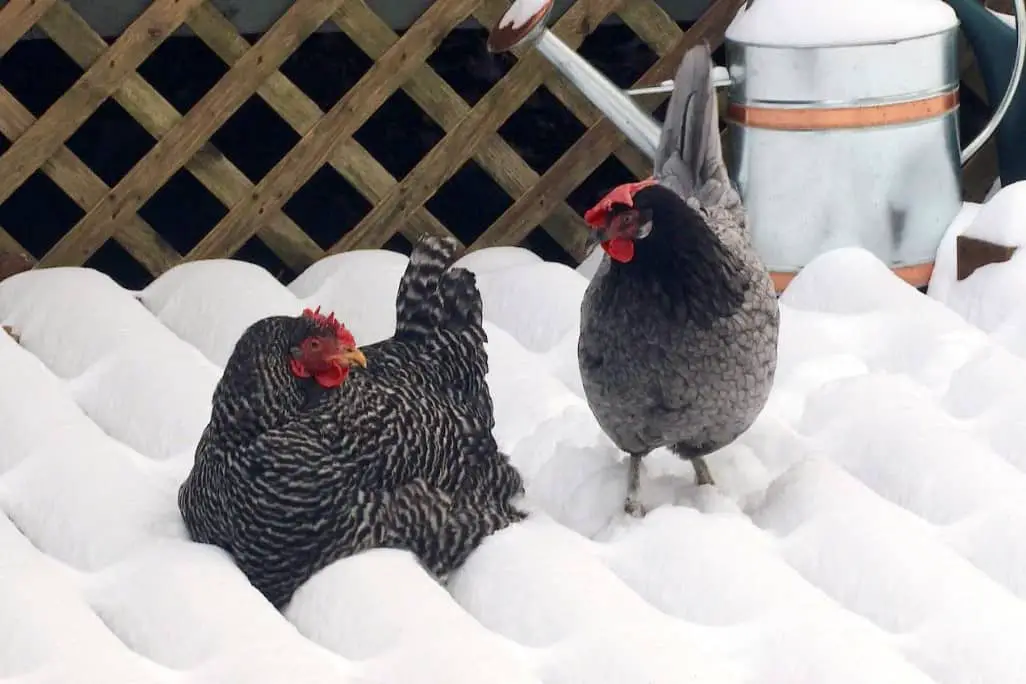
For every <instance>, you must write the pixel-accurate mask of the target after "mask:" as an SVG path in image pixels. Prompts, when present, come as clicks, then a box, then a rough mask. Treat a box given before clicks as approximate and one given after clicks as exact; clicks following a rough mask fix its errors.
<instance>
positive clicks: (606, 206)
mask: <svg viewBox="0 0 1026 684" xmlns="http://www.w3.org/2000/svg"><path fill="white" fill-rule="evenodd" d="M657 184H658V181H657V180H656V179H654V178H646V179H645V180H641V181H638V182H637V183H624V184H623V185H617V186H616V187H615V188H613V189H612V190H610V191H609V192H608V193H606V196H605V197H603V198H602V199H600V200H599V201H598V203H597V204H596V205H595V206H593V207H592V208H591V209H589V210H588V211H586V212H584V220H585V221H586V222H587V223H588V225H589V226H591V227H592V228H599V227H601V226H602V225H604V224H605V221H606V215H607V214H608V213H609V210H610V209H612V208H613V205H614V204H623V205H625V206H628V207H633V206H634V193H636V192H637V191H638V190H641V189H642V188H647V187H648V186H650V185H657Z"/></svg>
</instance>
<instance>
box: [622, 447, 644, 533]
mask: <svg viewBox="0 0 1026 684" xmlns="http://www.w3.org/2000/svg"><path fill="white" fill-rule="evenodd" d="M643 458H645V454H631V455H630V460H629V461H628V463H627V498H626V499H624V502H623V510H624V511H625V512H626V513H627V515H630V516H633V517H635V518H644V517H645V507H644V506H642V505H641V492H640V489H641V459H643Z"/></svg>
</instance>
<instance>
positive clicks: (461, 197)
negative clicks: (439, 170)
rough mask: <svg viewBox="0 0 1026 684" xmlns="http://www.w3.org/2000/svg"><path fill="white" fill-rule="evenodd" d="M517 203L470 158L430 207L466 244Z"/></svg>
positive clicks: (446, 184) (431, 201)
mask: <svg viewBox="0 0 1026 684" xmlns="http://www.w3.org/2000/svg"><path fill="white" fill-rule="evenodd" d="M511 204H513V200H511V199H510V197H509V195H507V194H506V192H505V191H504V190H503V189H502V188H500V187H499V186H498V185H496V183H495V181H493V180H492V179H491V177H490V176H489V175H488V174H487V173H485V171H484V170H483V169H482V168H481V167H480V166H478V165H477V162H475V161H474V160H473V159H470V160H468V161H467V162H466V163H465V164H463V166H461V167H460V169H459V171H457V172H456V173H455V174H453V176H452V178H450V179H449V180H448V181H446V183H445V184H444V185H443V186H442V187H441V188H439V189H438V192H436V193H435V194H434V196H433V197H432V198H431V199H430V200H428V202H427V204H426V206H427V209H428V211H430V212H431V213H432V214H434V216H435V218H437V219H438V220H439V221H441V222H442V224H443V225H444V226H446V227H447V228H448V229H449V230H450V231H452V233H453V235H455V236H456V237H458V238H459V239H460V240H461V241H462V242H463V244H465V245H469V244H470V243H471V242H473V241H474V240H475V239H476V238H477V237H478V236H480V235H481V233H483V232H484V231H485V229H487V228H488V226H490V225H492V223H493V222H494V221H495V219H497V218H499V216H501V215H502V213H503V212H504V211H506V209H508V208H509V207H510V205H511Z"/></svg>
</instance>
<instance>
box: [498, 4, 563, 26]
mask: <svg viewBox="0 0 1026 684" xmlns="http://www.w3.org/2000/svg"><path fill="white" fill-rule="evenodd" d="M551 4H552V0H514V2H513V4H512V5H510V8H509V9H508V10H506V13H505V14H503V15H502V19H500V20H499V28H500V29H502V28H506V27H507V26H512V27H513V28H515V29H519V28H520V27H521V26H524V25H526V24H527V22H529V21H530V20H531V17H533V16H535V15H536V14H538V13H539V12H543V11H545V10H546V8H547V7H549V6H550V5H551Z"/></svg>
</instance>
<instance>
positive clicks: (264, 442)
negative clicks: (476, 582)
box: [178, 238, 523, 607]
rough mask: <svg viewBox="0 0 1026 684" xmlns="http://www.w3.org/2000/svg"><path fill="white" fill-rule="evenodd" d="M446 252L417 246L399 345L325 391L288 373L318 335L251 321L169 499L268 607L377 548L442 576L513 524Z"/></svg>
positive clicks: (481, 365) (481, 342)
mask: <svg viewBox="0 0 1026 684" xmlns="http://www.w3.org/2000/svg"><path fill="white" fill-rule="evenodd" d="M457 247H458V244H456V243H455V242H454V241H449V240H442V239H439V238H428V239H425V240H423V241H421V242H420V243H418V245H417V246H416V247H415V249H414V254H413V255H412V257H411V259H410V264H409V266H408V267H407V270H406V272H405V274H404V276H403V279H402V282H401V284H400V288H399V295H398V298H397V304H396V308H397V319H398V325H397V333H396V335H395V336H394V337H392V338H390V339H388V340H384V341H382V342H379V343H377V344H374V345H370V346H367V347H364V348H363V351H364V353H365V354H366V356H367V360H368V365H367V368H366V369H360V368H356V369H353V370H352V371H351V373H350V375H349V377H348V378H347V379H346V380H345V382H344V383H343V384H342V386H341V387H340V388H338V389H336V390H324V389H322V388H320V387H319V386H317V385H315V384H314V383H312V382H311V381H310V380H308V379H300V378H296V377H294V376H293V375H292V374H291V373H290V372H289V370H288V364H287V354H288V349H289V348H290V346H292V345H294V344H296V343H297V342H298V341H299V340H301V339H303V338H304V337H306V336H308V335H310V334H311V333H313V332H318V330H317V329H316V324H314V323H311V322H310V321H309V319H304V318H301V317H288V316H277V317H271V318H266V319H263V320H261V321H257V322H256V323H254V324H253V325H252V326H250V328H249V329H247V331H246V332H245V333H244V334H243V335H242V337H241V338H240V339H239V341H238V343H237V344H236V347H235V350H234V351H233V353H232V356H231V357H230V358H229V360H228V363H227V364H226V367H225V372H224V375H223V377H222V378H221V381H220V382H219V383H218V385H217V388H216V389H215V392H214V398H213V410H212V413H211V419H210V423H209V424H208V426H207V428H206V430H205V432H204V434H203V437H202V439H201V440H200V443H199V445H198V447H197V450H196V459H195V463H194V466H193V469H192V471H191V472H190V474H189V476H188V478H186V480H185V482H184V483H183V484H182V486H181V488H180V491H179V497H178V503H179V509H180V510H181V513H182V516H183V519H184V521H185V524H186V527H187V529H188V530H189V533H190V535H191V536H192V538H193V539H194V540H196V541H198V542H202V543H208V544H214V545H217V546H219V547H221V548H223V549H224V550H225V551H227V552H228V553H229V554H230V555H231V556H232V558H233V559H234V560H235V562H236V563H237V564H238V566H239V568H240V569H241V570H242V571H243V572H244V573H245V574H246V576H247V577H248V578H249V579H250V581H251V582H252V583H253V585H254V586H255V587H256V588H257V589H259V590H260V591H261V592H262V593H263V594H264V595H265V596H266V597H267V598H268V600H270V601H271V602H272V603H273V604H274V605H275V606H277V607H282V606H284V605H285V604H286V603H288V601H289V600H290V598H291V596H292V594H293V593H294V592H295V590H296V589H297V588H298V587H299V586H300V585H301V584H302V583H303V582H305V581H306V580H307V579H308V578H309V577H310V576H311V575H312V574H314V573H315V572H317V571H318V570H320V569H321V568H323V567H325V566H326V565H328V564H330V563H332V562H334V561H336V560H338V559H340V558H344V557H346V556H349V555H352V554H354V553H359V552H361V551H364V550H367V549H371V548H375V547H393V548H400V549H406V550H409V551H411V552H412V553H413V554H414V555H416V556H417V558H418V559H419V560H420V561H421V562H422V563H423V565H424V566H425V568H426V569H427V570H428V571H429V572H431V573H432V574H434V575H435V576H436V577H438V578H440V579H444V578H445V577H446V576H447V575H448V574H449V573H450V572H452V571H453V570H454V569H456V568H458V567H459V566H460V565H461V564H462V563H463V562H464V561H465V560H466V558H467V557H468V556H469V554H470V553H471V552H472V551H473V550H474V549H475V548H476V547H477V545H478V544H480V543H481V541H483V540H484V539H485V538H486V537H487V536H488V535H490V534H492V533H493V532H495V531H497V530H500V529H502V528H504V527H506V526H508V525H509V524H511V523H513V522H516V521H518V520H521V519H522V518H523V514H522V513H521V512H520V511H519V510H518V509H517V508H516V507H515V505H514V503H513V501H514V499H515V498H516V497H518V496H519V495H520V494H522V492H523V482H522V479H521V476H520V474H519V473H518V472H517V470H516V469H515V468H514V467H513V466H512V465H511V464H510V462H509V459H508V458H507V457H506V456H505V455H504V454H502V453H501V452H499V450H498V447H497V445H496V443H495V440H494V438H493V437H492V427H493V424H494V418H493V410H492V401H491V396H490V395H489V393H488V386H487V384H486V382H485V375H486V373H487V371H488V360H487V356H486V354H485V343H486V341H487V336H486V334H485V332H484V329H483V327H482V326H481V320H482V317H481V311H482V304H481V297H480V293H479V292H478V290H477V287H476V284H475V281H474V276H473V274H472V273H470V272H469V271H466V270H463V269H457V268H449V267H450V266H451V264H452V260H453V258H454V255H455V253H456V248H457ZM319 332H322V333H323V332H325V331H323V330H321V331H319Z"/></svg>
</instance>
